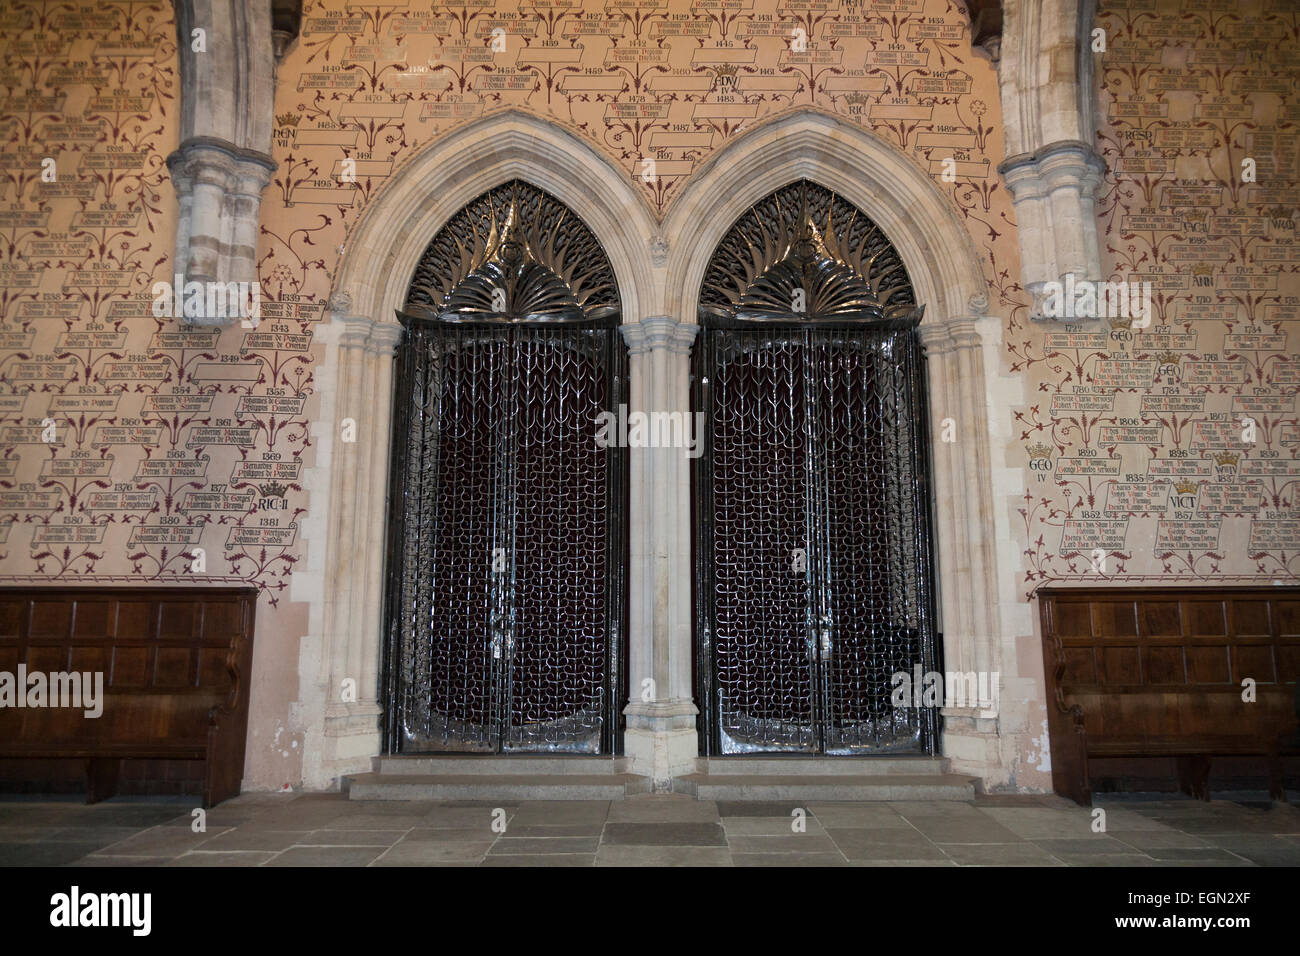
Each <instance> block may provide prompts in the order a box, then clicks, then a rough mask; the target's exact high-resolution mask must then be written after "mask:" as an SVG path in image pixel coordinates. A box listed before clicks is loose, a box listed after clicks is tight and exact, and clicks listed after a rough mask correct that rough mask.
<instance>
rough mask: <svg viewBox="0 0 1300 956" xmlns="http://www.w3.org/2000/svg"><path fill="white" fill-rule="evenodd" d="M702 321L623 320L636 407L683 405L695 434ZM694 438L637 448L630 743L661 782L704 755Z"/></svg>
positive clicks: (636, 769) (641, 767)
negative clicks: (696, 655)
mask: <svg viewBox="0 0 1300 956" xmlns="http://www.w3.org/2000/svg"><path fill="white" fill-rule="evenodd" d="M697 330H698V327H697V326H695V325H693V324H688V323H682V322H679V321H678V320H677V319H675V318H672V317H671V316H652V317H650V318H646V319H642V320H641V321H640V322H633V323H628V324H625V325H623V327H622V332H623V339H624V341H625V342H627V345H628V354H629V378H630V386H631V388H630V391H631V396H630V405H629V409H628V412H629V415H630V414H632V413H633V412H637V411H640V412H646V413H652V414H653V413H656V412H658V413H664V412H667V413H677V414H680V415H681V416H682V421H683V425H684V428H690V429H691V431H690V432H686V433H685V434H689V435H690V436H691V437H694V438H695V439H696V440H702V436H699V435H695V433H694V418H693V416H692V415H691V398H690V348H691V343H692V342H694V340H695V334H696V332H697ZM687 451H688V449H686V448H630V449H628V453H629V456H630V469H629V470H630V473H631V474H630V488H629V495H628V500H629V503H630V514H629V521H628V534H629V554H630V556H631V562H630V567H629V568H628V592H629V593H628V621H629V628H628V635H627V640H628V678H629V681H628V686H629V688H630V698H629V700H628V704H627V706H626V707H625V708H624V710H623V713H624V714H625V715H626V717H627V731H626V733H625V735H624V752H625V753H626V755H627V757H628V758H629V763H630V770H631V771H632V772H633V773H638V774H642V775H644V776H648V777H651V778H652V779H653V781H654V787H655V789H656V790H667V789H669V788H670V787H671V780H672V777H673V776H675V775H681V774H687V773H692V772H694V770H695V759H696V757H697V756H698V755H699V743H698V738H697V737H696V731H695V716H696V714H698V713H699V709H698V708H697V707H696V706H695V701H694V699H693V698H694V694H693V692H692V671H693V668H692V648H691V636H692V627H691V607H692V605H691V572H692V568H691V507H690V503H691V472H690V468H691V459H690V458H689V457H688V455H687Z"/></svg>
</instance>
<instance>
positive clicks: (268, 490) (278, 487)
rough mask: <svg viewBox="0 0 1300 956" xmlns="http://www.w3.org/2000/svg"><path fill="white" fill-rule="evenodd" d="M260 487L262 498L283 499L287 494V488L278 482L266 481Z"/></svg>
mask: <svg viewBox="0 0 1300 956" xmlns="http://www.w3.org/2000/svg"><path fill="white" fill-rule="evenodd" d="M260 487H261V491H262V497H263V498H283V497H284V496H285V495H286V494H288V493H289V486H288V485H286V484H282V483H281V482H278V481H268V482H267V483H266V484H264V485H262V486H260Z"/></svg>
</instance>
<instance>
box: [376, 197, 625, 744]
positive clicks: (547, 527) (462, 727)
mask: <svg viewBox="0 0 1300 956" xmlns="http://www.w3.org/2000/svg"><path fill="white" fill-rule="evenodd" d="M618 315H619V306H618V296H617V289H616V285H615V283H614V277H613V271H612V269H611V267H610V265H609V261H608V259H607V258H606V257H605V254H604V252H603V251H602V250H601V248H600V246H599V244H598V243H597V242H596V240H595V238H594V237H593V236H592V235H591V233H590V231H589V230H588V229H587V227H586V226H585V225H584V224H583V223H582V222H581V221H580V220H579V219H578V218H577V217H576V216H574V215H573V213H572V212H571V211H570V210H568V209H567V208H566V207H565V206H564V205H563V204H562V203H560V202H559V201H558V200H556V199H555V198H554V197H551V196H549V195H548V194H546V193H544V192H542V191H541V190H538V189H536V188H534V187H532V186H530V185H528V184H526V183H523V182H520V181H515V182H511V183H507V184H505V185H503V186H501V187H498V188H497V189H494V190H492V191H490V192H489V193H486V194H485V195H483V196H481V197H479V198H478V199H476V200H474V201H473V202H471V203H470V204H469V205H468V206H466V207H465V209H463V210H462V211H461V212H460V213H459V214H458V215H457V216H455V217H453V219H452V220H451V221H450V222H449V223H448V224H447V225H446V226H445V227H444V228H443V229H442V230H440V231H439V233H438V234H437V236H435V237H434V240H433V241H432V242H431V243H430V244H429V247H428V249H427V251H426V252H425V255H424V257H423V258H422V259H421V261H420V264H419V266H418V267H417V269H416V272H415V278H414V280H413V281H412V284H411V289H410V292H409V294H408V298H407V303H406V308H405V310H404V311H403V312H401V313H399V318H400V319H401V321H402V323H403V325H404V326H405V328H406V332H407V334H406V338H405V341H404V342H403V344H402V346H401V348H400V350H399V358H398V368H397V374H396V376H395V379H396V401H395V403H394V407H395V410H396V414H395V416H394V432H393V436H394V437H393V464H392V469H391V476H392V477H391V488H390V527H389V575H388V580H389V585H388V595H387V602H388V603H387V607H388V615H387V618H388V622H389V634H388V642H387V654H386V664H385V673H384V678H383V679H384V684H385V691H386V701H387V707H386V711H385V731H386V733H385V737H386V749H387V751H388V752H390V753H403V752H405V753H413V752H438V751H450V752H460V751H469V752H487V753H493V752H498V751H523V752H529V751H533V752H567V753H613V752H615V751H616V749H617V747H618V745H619V734H618V727H617V709H616V707H615V705H616V703H617V701H618V699H619V698H620V697H622V696H625V695H626V691H625V689H624V688H623V686H622V681H623V679H624V678H623V667H622V653H623V651H622V643H623V642H622V630H623V626H624V625H623V621H624V610H623V609H624V605H625V601H624V592H625V588H624V579H623V570H622V569H623V567H624V566H625V560H624V548H625V541H624V537H623V526H622V516H623V511H624V494H625V485H626V482H625V471H626V465H625V462H624V457H623V452H622V450H621V449H617V448H613V447H600V446H598V445H597V442H596V421H597V415H598V413H600V412H602V411H605V410H608V409H612V408H617V405H618V403H620V402H623V401H626V398H625V391H626V379H627V375H626V358H625V352H624V349H623V347H622V343H621V340H620V338H619V335H618V329H617V323H618Z"/></svg>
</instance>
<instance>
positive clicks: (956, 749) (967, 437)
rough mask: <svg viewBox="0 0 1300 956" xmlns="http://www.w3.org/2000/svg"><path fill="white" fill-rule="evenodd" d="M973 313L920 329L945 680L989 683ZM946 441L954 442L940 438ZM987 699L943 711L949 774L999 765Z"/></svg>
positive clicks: (987, 472)
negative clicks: (939, 544) (967, 677)
mask: <svg viewBox="0 0 1300 956" xmlns="http://www.w3.org/2000/svg"><path fill="white" fill-rule="evenodd" d="M970 305H971V312H972V313H973V314H971V315H965V316H957V317H955V318H952V319H949V320H947V321H946V322H944V321H939V322H933V323H931V322H924V323H922V325H921V339H922V342H923V344H924V345H925V350H926V361H927V366H928V372H929V385H930V403H929V404H930V418H931V421H930V429H931V435H932V438H931V448H932V450H933V454H932V456H931V460H932V462H933V469H934V474H933V476H932V477H933V482H934V498H935V522H936V524H937V527H936V529H935V531H936V535H935V538H936V540H938V541H943V542H946V543H947V545H946V546H945V547H944V549H943V550H942V551H941V552H940V553H937V554H936V555H935V563H936V572H937V574H936V577H937V579H938V588H939V600H940V620H941V626H942V630H943V655H944V661H943V666H944V670H945V671H949V672H952V671H960V672H968V671H974V672H975V673H976V674H977V676H978V675H979V674H981V673H982V674H984V675H987V676H986V677H985V681H992V680H994V678H993V676H992V675H993V674H996V673H999V672H1000V671H1001V666H1000V658H1001V652H1000V644H999V640H1000V630H999V620H998V618H999V615H998V606H997V600H998V587H997V580H996V573H995V569H996V561H997V554H996V550H995V549H996V543H997V532H996V528H995V525H994V516H993V514H992V512H991V511H990V507H991V502H992V500H993V492H992V474H991V469H990V461H991V459H990V452H989V439H988V409H987V397H986V396H985V394H984V391H983V387H982V383H983V381H984V353H983V339H982V338H981V336H980V333H979V330H978V328H977V322H978V321H979V315H978V313H979V312H980V311H982V310H983V308H985V307H986V305H987V303H986V302H985V301H984V300H982V299H979V300H973V301H972V302H971V303H970ZM945 433H948V434H950V435H951V437H952V441H945V440H944V435H945ZM999 680H1000V677H999ZM985 686H989V685H988V684H987V683H986V684H985ZM994 686H996V685H994ZM991 693H992V692H991ZM993 697H994V699H993V701H992V704H993V706H991V707H981V706H969V705H967V706H960V707H957V706H952V705H951V704H950V705H949V706H945V707H944V708H943V710H942V711H941V713H942V716H943V740H942V751H943V755H944V756H946V757H948V758H950V759H951V760H952V762H953V766H954V768H956V769H958V770H965V771H968V772H972V773H981V774H983V773H985V772H986V771H987V770H988V768H990V767H992V766H996V764H997V761H998V759H999V756H998V750H997V747H998V720H997V717H998V708H997V697H996V693H993ZM968 703H969V702H968Z"/></svg>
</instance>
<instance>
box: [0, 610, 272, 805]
mask: <svg viewBox="0 0 1300 956" xmlns="http://www.w3.org/2000/svg"><path fill="white" fill-rule="evenodd" d="M256 605H257V589H256V588H224V587H222V588H93V589H91V588H39V589H38V588H23V589H19V588H0V672H8V673H9V674H10V675H17V674H18V673H19V667H20V666H22V667H24V668H25V671H26V673H27V674H28V675H31V674H34V673H37V672H40V673H42V674H50V673H54V672H63V673H71V672H78V673H83V674H92V675H93V674H94V673H96V672H98V673H101V674H102V675H103V677H102V682H103V683H102V686H103V702H102V708H103V710H102V714H101V715H100V716H99V717H98V718H93V717H88V716H86V713H85V710H84V708H71V707H49V706H47V707H13V706H5V707H0V760H14V759H19V760H23V761H27V762H30V761H32V760H34V759H38V760H42V761H44V760H46V759H60V758H61V759H68V758H77V759H80V760H84V761H85V766H86V773H87V778H88V783H87V798H88V802H90V803H94V802H96V801H99V800H103V799H105V798H107V797H110V796H113V795H114V793H115V792H116V790H117V784H118V777H119V774H120V771H121V768H122V762H123V761H125V760H133V759H140V760H186V761H201V762H202V768H203V772H202V780H203V783H202V800H203V805H204V806H205V807H209V806H212V805H214V804H217V803H220V802H221V801H222V800H225V799H227V798H229V797H233V796H235V795H236V794H238V793H239V789H240V783H241V781H242V779H243V775H244V742H245V735H246V732H247V729H248V693H249V673H250V668H251V665H252V658H253V618H254V613H255V611H256ZM29 681H30V679H29Z"/></svg>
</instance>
